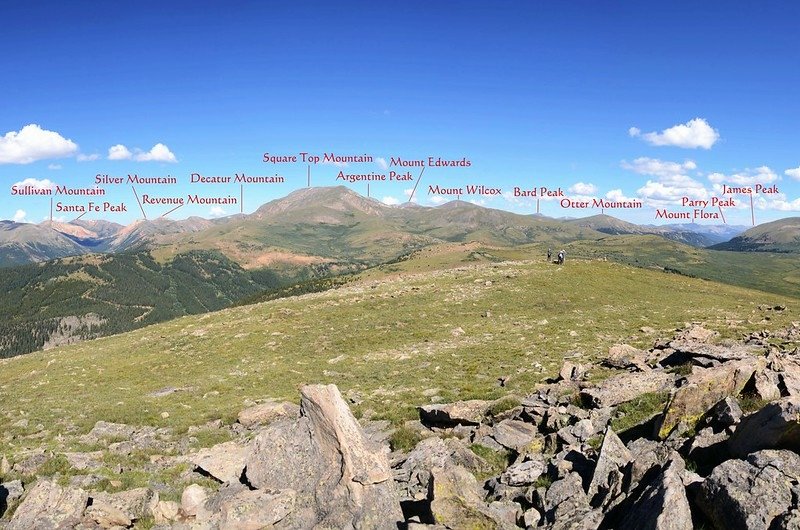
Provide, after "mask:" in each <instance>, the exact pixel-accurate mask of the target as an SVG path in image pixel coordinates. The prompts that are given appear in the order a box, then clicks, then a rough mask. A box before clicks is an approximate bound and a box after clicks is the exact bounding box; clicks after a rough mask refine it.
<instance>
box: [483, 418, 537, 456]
mask: <svg viewBox="0 0 800 530" xmlns="http://www.w3.org/2000/svg"><path fill="white" fill-rule="evenodd" d="M492 438H494V439H495V440H496V441H497V443H499V444H500V445H502V446H503V447H507V448H508V449H511V450H513V451H517V452H537V451H541V450H542V448H543V446H544V441H543V438H542V436H541V435H540V434H539V431H538V430H537V429H536V426H534V425H531V424H530V423H525V422H522V421H519V420H503V421H501V422H500V423H498V424H497V425H495V426H494V430H493V432H492Z"/></svg>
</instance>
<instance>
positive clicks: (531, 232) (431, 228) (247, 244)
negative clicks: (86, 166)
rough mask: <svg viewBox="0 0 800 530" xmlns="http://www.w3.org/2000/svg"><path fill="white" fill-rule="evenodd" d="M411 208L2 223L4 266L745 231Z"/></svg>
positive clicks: (703, 242) (331, 192)
mask: <svg viewBox="0 0 800 530" xmlns="http://www.w3.org/2000/svg"><path fill="white" fill-rule="evenodd" d="M408 206H409V205H408V204H406V205H403V206H388V205H386V204H383V203H381V202H380V201H377V200H375V199H371V198H367V197H363V196H361V195H359V194H358V193H356V192H354V191H352V190H350V189H349V188H346V187H344V186H339V187H323V188H305V189H300V190H297V191H295V192H292V193H291V194H289V195H287V196H286V197H283V198H280V199H276V200H274V201H271V202H269V203H267V204H264V205H263V206H261V207H260V208H259V209H258V210H256V211H255V212H253V213H252V214H249V215H234V216H230V217H224V218H218V219H210V220H209V219H203V218H200V217H189V218H188V219H184V220H180V221H177V220H171V219H155V220H138V221H136V222H134V223H132V224H130V225H128V226H122V225H119V224H117V223H112V222H109V221H102V220H94V221H83V220H78V221H73V222H69V223H58V222H49V221H47V222H44V223H42V224H39V225H33V224H20V223H14V222H11V221H2V222H0V266H13V265H21V264H25V263H32V262H40V261H47V260H50V259H56V258H61V257H65V256H74V255H81V254H89V253H98V252H99V253H118V252H125V251H131V250H152V251H154V252H155V254H154V255H155V256H156V257H158V258H161V259H167V258H170V257H172V256H175V255H177V254H179V253H181V252H185V251H188V250H197V249H202V250H218V251H220V252H222V253H223V254H225V255H226V256H228V257H229V258H230V259H232V260H234V261H236V262H237V263H239V264H240V265H242V266H243V267H245V268H258V267H261V266H264V265H271V264H274V263H275V262H276V261H278V262H282V263H285V262H287V261H288V262H295V261H297V260H301V261H315V262H330V261H343V260H344V261H358V262H363V263H370V264H374V263H380V262H384V261H386V260H388V259H391V258H393V257H395V256H397V255H399V254H402V253H404V252H407V251H409V250H413V249H415V248H421V247H424V246H427V245H431V244H436V243H441V242H444V241H448V242H458V241H480V242H483V243H486V244H495V245H518V244H525V243H532V242H536V241H543V240H549V241H555V242H568V241H572V240H575V239H587V238H589V239H593V238H598V237H602V235H601V234H611V235H620V234H640V235H643V234H652V235H658V236H660V237H664V238H667V239H670V240H673V241H678V242H681V243H685V244H688V245H692V246H695V247H709V246H712V245H719V244H722V243H725V242H727V241H728V240H730V239H731V238H733V237H735V236H737V235H738V234H740V233H742V232H744V231H745V229H746V228H745V227H742V226H733V225H700V224H680V225H662V226H653V225H636V224H633V223H628V222H626V221H622V220H620V219H617V218H614V217H612V216H609V215H594V216H591V217H586V218H581V219H568V220H558V219H552V218H548V217H545V216H541V215H521V214H515V213H511V212H507V211H504V210H496V209H491V208H485V207H482V206H478V205H475V204H472V203H469V202H464V201H452V202H449V203H446V204H443V205H441V206H438V207H425V206H419V205H414V206H413V207H408ZM764 226H766V225H764ZM783 242H784V239H781V238H778V239H776V244H774V245H766V246H765V245H761V246H758V248H759V249H769V250H776V249H779V248H781V245H782V244H783ZM790 246H791V245H790ZM754 249H755V248H750V247H748V248H747V250H754ZM784 250H786V249H784ZM789 250H792V249H791V248H790V249H789Z"/></svg>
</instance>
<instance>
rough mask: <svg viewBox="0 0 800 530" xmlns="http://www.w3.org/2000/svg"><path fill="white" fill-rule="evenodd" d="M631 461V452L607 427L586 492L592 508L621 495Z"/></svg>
mask: <svg viewBox="0 0 800 530" xmlns="http://www.w3.org/2000/svg"><path fill="white" fill-rule="evenodd" d="M632 461H633V455H631V452H630V451H628V448H627V447H625V444H623V443H622V440H620V439H619V436H617V434H616V433H615V432H614V431H613V430H612V429H611V427H608V428H607V429H606V432H605V435H604V436H603V444H602V445H601V446H600V455H599V456H598V458H597V465H596V466H595V469H594V474H593V475H592V481H591V482H590V483H589V489H588V492H587V494H588V496H589V499H590V500H591V503H592V505H593V506H600V505H605V504H607V503H608V502H609V501H612V500H614V499H615V498H617V497H618V496H619V495H620V494H622V492H623V482H624V480H625V477H626V475H630V469H628V468H629V466H628V464H630V463H631V462H632Z"/></svg>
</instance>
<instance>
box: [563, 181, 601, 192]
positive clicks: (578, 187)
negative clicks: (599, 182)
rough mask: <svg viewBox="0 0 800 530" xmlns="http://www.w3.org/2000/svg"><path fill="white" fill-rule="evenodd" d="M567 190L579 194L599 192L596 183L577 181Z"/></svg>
mask: <svg viewBox="0 0 800 530" xmlns="http://www.w3.org/2000/svg"><path fill="white" fill-rule="evenodd" d="M567 191H569V192H570V193H572V194H577V195H594V194H595V193H597V186H595V185H594V184H587V183H584V182H577V183H575V184H573V185H572V186H570V187H569V189H568V190H567Z"/></svg>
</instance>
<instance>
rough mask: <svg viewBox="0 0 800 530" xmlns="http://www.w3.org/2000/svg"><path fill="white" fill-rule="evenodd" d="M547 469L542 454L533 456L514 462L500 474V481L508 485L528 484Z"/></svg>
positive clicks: (533, 481)
mask: <svg viewBox="0 0 800 530" xmlns="http://www.w3.org/2000/svg"><path fill="white" fill-rule="evenodd" d="M546 470H547V463H546V462H545V459H544V457H543V456H541V455H538V456H535V457H534V458H533V459H532V460H526V461H523V462H519V463H514V464H512V465H511V466H509V467H508V468H507V469H506V470H505V471H504V472H503V473H502V474H501V475H500V482H501V483H503V484H507V485H509V486H528V485H530V484H533V483H535V482H536V480H537V479H538V478H539V477H540V476H542V473H544V472H545V471H546Z"/></svg>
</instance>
